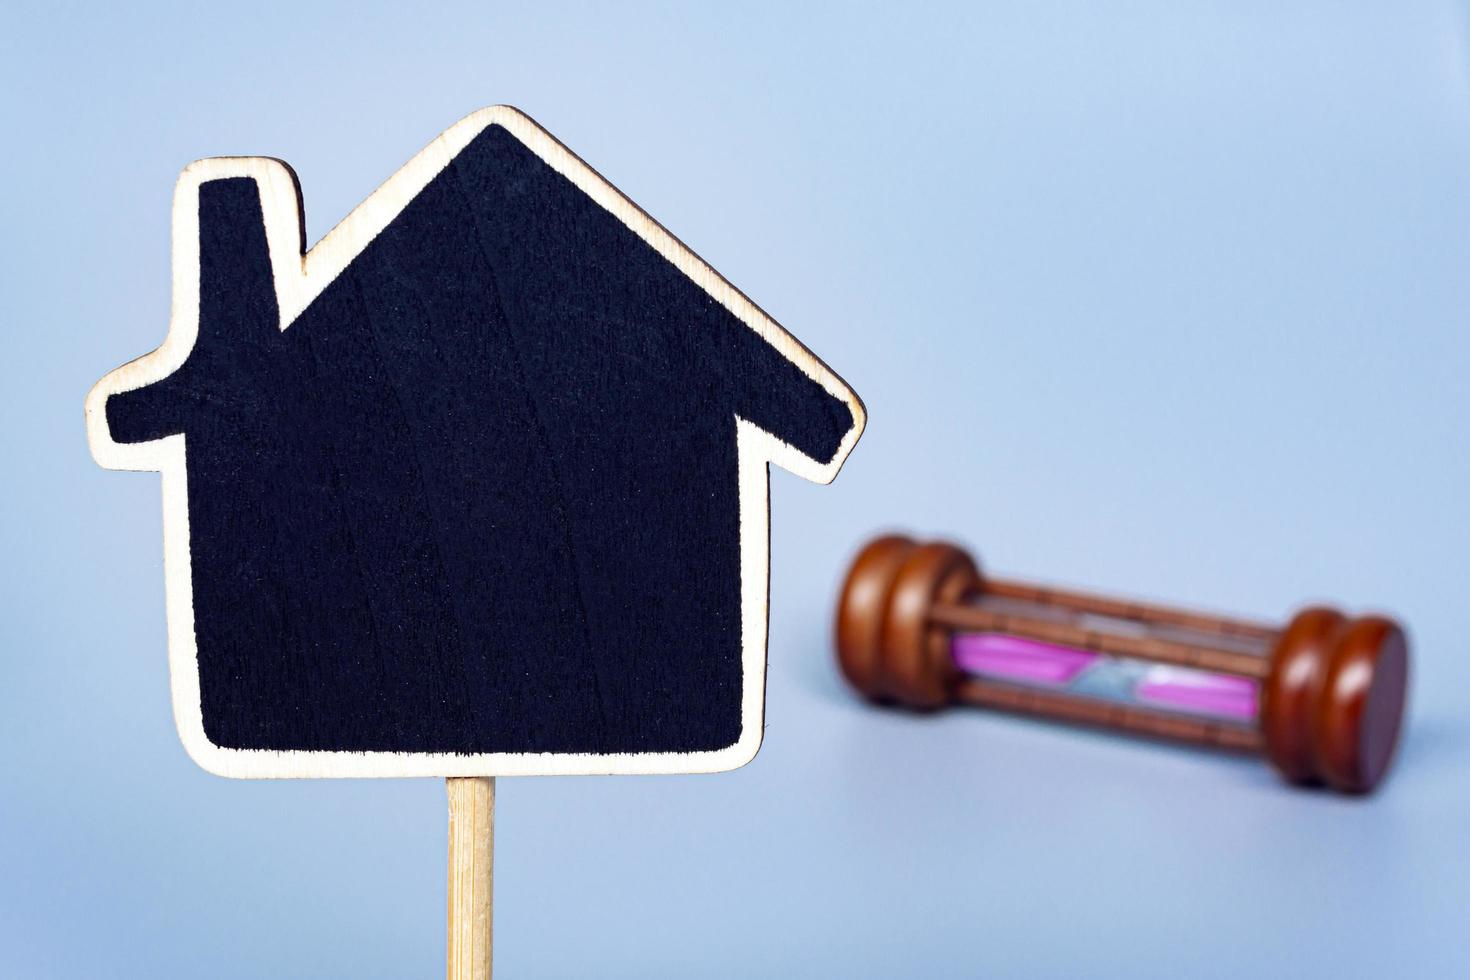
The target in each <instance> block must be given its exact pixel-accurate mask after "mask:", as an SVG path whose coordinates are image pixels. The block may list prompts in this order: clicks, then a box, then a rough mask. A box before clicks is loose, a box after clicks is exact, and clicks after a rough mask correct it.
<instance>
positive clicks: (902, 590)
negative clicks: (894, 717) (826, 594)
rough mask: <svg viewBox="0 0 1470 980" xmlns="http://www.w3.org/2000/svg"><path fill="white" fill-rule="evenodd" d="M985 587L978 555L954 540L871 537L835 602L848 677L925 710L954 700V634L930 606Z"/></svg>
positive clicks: (866, 690) (867, 690) (877, 694)
mask: <svg viewBox="0 0 1470 980" xmlns="http://www.w3.org/2000/svg"><path fill="white" fill-rule="evenodd" d="M979 590H980V572H979V570H978V569H977V568H976V566H975V562H974V561H973V559H971V558H970V556H969V555H968V554H966V553H965V552H964V551H963V550H961V549H960V548H957V547H955V546H954V545H952V544H947V543H945V542H941V541H933V542H929V543H927V544H918V543H916V542H914V541H913V540H911V539H909V538H905V537H899V536H896V535H895V536H885V537H881V538H877V539H875V540H874V541H872V542H870V543H869V544H868V545H867V547H865V548H864V549H863V550H862V552H860V553H859V554H858V556H857V558H856V559H855V560H854V561H853V563H852V568H851V569H850V570H849V572H848V575H847V580H846V581H845V582H844V583H843V586H842V594H841V596H840V598H839V599H838V603H837V630H836V632H837V659H838V663H839V664H840V665H841V667H842V672H843V674H844V675H845V676H846V677H847V680H848V682H849V683H850V684H852V686H853V687H855V688H856V689H857V690H858V691H859V692H861V693H862V694H864V695H865V696H867V697H869V698H872V699H874V700H878V701H897V702H898V703H900V704H903V705H905V706H907V707H910V708H921V709H922V708H938V707H941V706H943V705H945V704H948V703H949V702H950V701H951V700H953V695H954V686H955V684H956V682H957V681H958V680H959V679H960V672H959V670H958V668H956V667H955V665H954V660H953V658H952V657H951V656H950V649H949V640H950V637H949V633H948V631H946V630H945V629H943V628H941V627H936V626H933V625H931V624H930V622H929V619H930V611H931V610H932V609H933V607H934V605H935V604H936V603H940V602H958V601H961V600H962V599H964V598H965V597H966V596H967V595H970V594H972V593H975V592H978V591H979Z"/></svg>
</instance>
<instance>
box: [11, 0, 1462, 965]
mask: <svg viewBox="0 0 1470 980" xmlns="http://www.w3.org/2000/svg"><path fill="white" fill-rule="evenodd" d="M1103 6H1104V5H1097V4H1087V3H1076V4H1061V3H1015V4H1003V5H988V6H986V7H984V8H981V9H970V8H968V7H965V6H956V7H947V8H946V7H933V8H919V7H914V6H909V5H904V6H901V7H897V8H892V9H890V8H878V7H836V6H823V7H811V8H805V9H802V10H796V9H791V8H790V6H789V5H787V4H775V5H772V6H770V7H767V8H765V9H760V10H757V9H753V8H745V9H742V10H740V11H736V10H734V9H725V8H723V7H720V8H717V7H715V6H713V5H710V6H709V7H681V6H658V7H638V8H619V9H601V8H595V7H580V6H572V7H560V8H558V7H553V6H551V5H548V4H524V5H522V6H521V9H519V10H508V9H494V8H489V7H481V6H474V7H469V6H467V7H465V8H463V9H451V8H431V7H429V6H420V5H417V4H409V3H400V4H398V5H396V6H387V7H384V6H364V5H361V4H353V5H345V4H344V5H342V6H340V7H327V6H318V5H305V4H283V5H279V6H275V5H270V4H256V3H252V4H249V5H243V6H242V5H236V6H233V7H219V8H216V9H215V10H213V11H211V12H208V13H206V12H204V11H202V10H199V11H196V10H191V9H188V8H179V9H172V10H166V9H155V8H149V7H145V6H142V5H134V4H126V5H107V6H102V5H98V6H97V7H96V8H95V9H86V8H83V7H80V6H75V5H52V4H46V5H35V6H28V7H16V6H10V5H8V6H7V9H6V12H5V14H4V16H3V24H0V93H3V94H0V124H3V131H4V133H5V144H6V149H5V152H4V153H3V155H0V178H3V180H4V184H3V186H4V188H5V192H4V194H3V195H0V222H3V227H4V232H3V237H0V268H3V269H4V273H3V282H4V289H3V290H0V323H3V325H4V330H5V334H4V336H5V340H6V344H7V348H6V352H5V353H6V357H5V363H6V365H7V376H6V383H5V384H4V385H3V386H0V418H3V420H4V421H3V425H0V440H3V442H0V446H3V450H4V454H5V458H6V459H7V460H9V461H10V462H9V464H8V467H7V472H6V477H7V479H6V480H5V483H4V489H3V490H0V512H3V517H0V551H3V555H4V561H3V563H0V589H3V595H4V610H5V614H4V616H3V617H0V974H3V975H5V976H7V977H52V976H55V977H94V976H128V977H156V976H212V977H237V976H238V977H265V976H271V977H309V976H323V975H335V976H354V977H410V976H413V977H431V976H436V975H441V973H442V969H443V967H442V958H443V947H444V924H443V888H444V847H445V830H444V791H443V787H442V785H441V784H440V783H439V782H437V781H434V780H421V781H386V782H371V781H364V782H356V781H348V782H277V783H250V782H231V781H226V780H221V779H217V778H214V777H211V776H208V775H206V774H205V773H203V772H202V771H200V770H198V769H197V768H195V767H194V765H193V764H192V763H191V762H190V761H189V760H188V759H187V758H186V757H185V755H184V752H183V749H182V748H181V746H180V745H179V743H178V739H177V736H176V735H175V733H174V729H173V721H172V718H171V716H170V711H169V701H168V682H167V671H166V660H165V648H164V609H163V577H162V568H161V528H160V507H159V488H158V478H157V476H156V475H152V474H117V473H109V472H105V471H102V470H100V469H98V468H97V467H96V466H95V465H94V464H93V463H92V462H91V460H90V458H89V456H88V454H87V449H86V445H85V440H84V435H83V426H82V396H83V394H84V393H85V391H86V390H87V388H88V387H89V386H90V384H91V383H92V382H93V381H95V380H96V379H97V378H98V377H100V376H101V375H102V374H103V373H104V372H105V371H107V370H108V369H110V368H112V367H114V366H115V365H117V364H119V363H121V362H122V361H124V360H127V359H129V358H132V357H134V356H136V355H138V354H141V353H143V352H144V351H146V350H149V349H151V348H152V347H154V346H156V345H157V344H158V343H159V342H160V341H161V340H162V339H163V336H164V333H165V329H166V325H167V319H168V306H169V263H168V254H169V253H168V249H169V241H168V216H169V201H170V195H171V189H172V184H173V181H174V178H175V177H176V175H177V173H178V171H179V169H180V168H181V167H182V166H183V165H184V164H186V163H187V162H189V161H190V160H192V159H194V158H196V157H200V156H210V155H221V154H269V155H274V156H279V157H282V158H284V159H286V160H289V161H290V162H291V163H292V164H293V165H294V166H295V168H296V169H297V171H298V172H299V174H300V175H301V179H302V182H303V187H304V192H305V196H306V202H307V220H308V233H309V238H310V240H312V241H314V240H316V239H317V238H319V237H320V236H321V235H322V234H323V233H324V232H325V231H326V230H327V229H328V228H329V227H330V226H331V225H332V224H333V223H334V222H335V221H336V220H338V219H339V218H340V217H341V216H342V215H344V214H345V213H346V212H347V211H348V210H349V209H350V208H351V207H352V206H353V205H354V204H355V203H356V202H357V201H359V200H360V199H361V198H363V197H364V196H365V195H366V194H368V193H369V192H370V191H371V190H372V189H373V187H374V186H376V184H377V183H378V182H379V181H381V180H382V179H383V178H385V177H386V176H387V175H388V174H390V173H392V172H393V171H394V170H395V169H396V168H397V167H398V166H399V165H400V164H401V163H402V162H403V161H404V160H405V159H407V158H408V157H409V156H410V155H411V154H413V153H414V152H416V151H417V150H418V149H419V148H420V147H421V146H422V145H423V144H424V143H425V142H427V141H428V140H429V139H430V138H432V137H433V136H434V135H435V134H436V133H438V132H439V131H440V130H441V129H443V128H444V127H446V126H448V125H449V124H450V123H452V122H454V121H455V120H456V119H458V118H459V117H460V116H462V115H464V114H465V113H467V112H469V111H471V110H472V109H475V108H477V107H479V106H482V105H487V104H491V103H495V102H509V103H512V104H515V105H518V106H520V107H522V108H523V109H525V110H526V111H528V112H529V113H531V114H532V115H533V116H534V117H536V118H537V119H538V120H540V121H541V122H542V123H543V124H544V125H545V126H547V127H548V128H549V129H550V130H551V131H552V132H553V133H555V134H556V135H557V136H559V137H560V138H561V139H563V140H564V141H565V142H567V143H568V144H569V145H570V146H571V147H572V148H573V149H574V150H575V151H577V152H578V153H579V154H581V155H582V156H583V157H585V158H586V159H587V160H588V161H590V162H591V163H592V164H593V165H594V166H595V167H597V168H598V169H599V170H601V171H602V172H603V173H604V174H605V175H606V176H607V177H608V178H609V179H611V180H612V181H613V182H614V183H615V184H617V185H618V186H619V187H620V188H622V190H623V191H624V192H626V193H627V194H628V195H629V196H630V197H632V198H633V199H634V200H636V201H638V202H639V203H640V204H642V205H643V206H644V207H645V208H647V209H648V210H649V211H650V212H651V213H652V214H653V215H655V216H656V217H657V218H659V219H660V220H661V221H662V222H663V223H664V224H666V225H667V226H668V227H669V228H671V229H672V230H673V231H674V232H675V233H676V234H677V235H679V236H680V237H681V238H683V239H684V240H685V241H687V242H688V243H689V244H690V245H691V246H692V247H693V248H694V249H695V250H697V251H698V252H700V253H701V254H702V255H703V256H704V257H705V258H706V259H707V260H709V261H710V262H711V263H712V264H713V265H714V266H715V267H716V268H718V269H719V270H721V271H722V272H723V273H724V274H725V275H726V276H727V277H728V278H730V279H731V281H733V282H734V283H736V284H737V285H738V286H740V287H741V288H742V289H744V290H745V291H746V292H748V293H749V294H750V295H751V296H752V297H753V298H755V300H756V301H757V302H758V303H760V304H761V305H762V306H763V307H765V308H766V309H767V310H769V311H770V312H771V313H772V315H774V316H775V317H776V318H777V319H779V320H780V321H781V322H783V323H784V324H786V325H787V326H788V327H790V328H791V329H792V330H793V331H794V332H796V333H797V334H798V336H800V337H801V338H803V340H805V341H806V342H807V343H808V344H809V345H810V346H811V347H812V348H813V349H814V350H816V351H818V352H819V353H820V354H821V355H823V356H824V357H825V358H826V359H827V360H828V361H829V362H830V363H831V364H832V365H833V366H834V367H835V368H836V369H837V370H838V371H839V372H840V373H842V374H843V375H844V376H845V377H846V378H847V379H848V380H849V381H850V382H851V383H852V385H853V386H854V387H855V388H856V389H857V390H858V391H859V392H860V393H861V394H862V396H863V397H864V399H865V400H866V402H867V405H868V407H869V410H870V412H871V416H872V421H871V424H870V426H869V429H868V433H867V435H866V437H865V438H864V440H863V442H862V443H861V444H860V445H859V446H858V447H857V450H856V451H855V452H854V454H853V457H852V459H851V461H850V463H849V465H848V467H847V469H846V470H845V471H844V472H843V474H842V476H841V477H840V478H839V480H838V481H837V483H836V484H834V485H833V486H831V487H825V488H824V487H817V486H814V485H811V484H807V483H804V482H802V481H800V480H797V479H795V478H793V477H790V476H789V475H786V474H784V473H777V474H776V475H775V476H774V478H773V483H772V498H773V505H774V518H773V533H772V537H773V542H772V546H773V554H774V568H773V574H772V583H771V591H772V600H773V611H772V623H771V637H770V660H771V672H770V684H769V702H768V708H769V713H768V722H769V727H768V731H767V738H766V743H765V748H764V749H763V751H762V752H761V754H760V756H759V757H758V758H757V759H756V761H755V762H754V763H753V764H751V765H750V766H748V767H747V768H745V769H743V770H740V771H739V772H736V773H732V774H726V775H720V776H706V777H659V778H612V779H523V780H503V781H502V782H501V788H500V808H499V828H498V830H499V834H498V841H497V854H496V870H497V880H496V896H497V900H498V904H497V908H496V939H497V946H496V956H497V963H498V968H499V973H500V975H502V976H506V977H563V976H608V977H652V976H662V977H683V976H730V977H747V976H783V975H784V976H796V975H805V976H833V977H837V976H841V977H888V976H903V975H911V976H929V977H947V976H976V975H982V974H984V975H1012V976H1040V977H1073V976H1080V975H1090V976H1109V975H1117V976H1124V975H1127V976H1133V977H1150V976H1175V975H1189V976H1201V977H1204V976H1221V977H1237V976H1241V975H1267V976H1284V975H1304V974H1317V973H1323V974H1325V973H1328V972H1334V973H1336V974H1337V975H1341V976H1369V975H1387V974H1389V973H1399V974H1415V975H1433V974H1441V975H1442V974H1446V973H1453V972H1456V971H1458V970H1462V969H1463V967H1464V958H1463V956H1464V954H1463V941H1464V929H1465V925H1466V921H1467V916H1470V765H1467V762H1470V713H1467V708H1470V693H1467V692H1470V650H1467V649H1466V647H1467V641H1466V636H1467V627H1470V623H1467V613H1466V601H1465V592H1466V586H1467V584H1470V574H1467V573H1470V558H1467V555H1470V527H1467V521H1466V514H1465V504H1466V497H1467V494H1466V491H1467V486H1470V464H1467V459H1470V456H1467V453H1466V439H1465V421H1466V413H1467V408H1470V393H1467V385H1466V375H1467V370H1470V339H1467V331H1466V328H1465V321H1466V316H1467V311H1470V277H1467V275H1466V266H1467V263H1470V15H1467V10H1466V7H1465V6H1464V5H1463V4H1451V3H1412V4H1409V3H1382V4H1376V5H1366V4H1340V3H1320V4H1313V3H1291V4H1275V3H1218V4H1181V3H1165V2H1160V3H1156V4H1148V3H1122V4H1110V5H1106V7H1107V9H1106V10H1105V11H1104V10H1103V9H1101V8H1102V7H1103ZM890 526H901V527H908V528H912V529H915V530H918V531H920V532H924V533H934V532H944V533H952V534H956V535H959V536H961V537H962V538H963V539H964V540H966V541H968V542H969V543H971V544H972V545H974V546H975V547H976V548H977V549H978V550H979V551H980V553H981V554H982V555H983V556H984V560H985V562H986V564H987V565H988V566H989V567H991V568H993V569H997V570H1000V571H1004V572H1007V573H1011V574H1015V575H1025V576H1032V577H1037V578H1041V579H1045V580H1049V581H1053V582H1058V583H1062V584H1070V585H1080V586H1091V587H1096V588H1102V589H1106V590H1108V591H1114V592H1120V593H1128V594H1136V595H1140V596H1146V597H1152V598H1156V599H1164V600H1170V601H1176V602H1181V603H1185V604H1190V605H1194V604H1199V605H1203V606H1205V607H1214V608H1219V609H1225V610H1233V611H1238V612H1241V613H1246V614H1251V615H1255V616H1261V617H1269V618H1273V619H1274V618H1279V617H1282V616H1284V615H1285V614H1287V613H1288V612H1289V611H1290V610H1291V609H1292V608H1293V607H1295V606H1296V605H1297V604H1299V603H1300V602H1302V601H1305V600H1309V599H1318V598H1330V599H1334V600H1337V601H1339V602H1341V603H1342V604H1344V605H1346V606H1348V607H1351V608H1362V607H1368V606H1371V607H1376V608H1384V609H1388V610H1391V611H1394V612H1396V613H1398V614H1399V615H1401V616H1402V617H1403V618H1404V620H1405V621H1406V622H1407V623H1408V624H1409V625H1410V628H1411V630H1412V633H1413V638H1414V643H1415V656H1416V658H1417V659H1416V662H1415V676H1414V682H1413V702H1412V709H1411V710H1412V715H1411V721H1410V726H1409V729H1408V734H1407V739H1406V742H1405V744H1404V745H1403V747H1402V755H1401V757H1400V765H1399V767H1398V769H1397V771H1396V772H1395V774H1394V775H1393V776H1392V777H1391V778H1390V780H1389V782H1388V783H1387V784H1386V785H1385V787H1384V790H1383V792H1382V793H1380V794H1379V795H1378V796H1376V797H1374V798H1372V799H1368V800H1356V799H1344V798H1340V797H1336V796H1332V795H1328V794H1323V793H1312V792H1300V791H1295V790H1291V789H1288V788H1285V787H1283V786H1282V785H1280V784H1279V783H1278V782H1277V780H1276V779H1275V777H1274V776H1273V774H1272V772H1271V771H1270V770H1269V768H1267V767H1266V766H1264V765H1262V764H1260V763H1258V762H1255V761H1252V760H1248V759H1234V758H1220V757H1215V756H1211V755H1207V754H1206V755H1202V754H1197V753H1193V752H1190V751H1186V750H1176V749H1171V748H1168V747H1161V746H1158V745H1153V744H1147V743H1141V742H1134V741H1129V740H1126V739H1121V738H1114V737H1110V736H1107V735H1101V734H1093V733H1087V732H1079V731H1075V730H1067V729H1062V728H1055V727H1050V726H1045V725H1040V724H1034V723H1029V722H1025V721H1018V720H1015V719H1011V718H1007V717H1002V716H995V715H989V714H986V713H983V712H979V711H964V710H955V711H950V712H948V713H944V714H941V715H938V716H935V717H931V718H915V717H911V716H904V715H899V714H893V713H886V712H883V711H879V710H874V709H868V708H866V707H864V706H862V705H861V704H860V703H858V702H857V701H856V700H855V699H854V698H852V697H850V696H849V694H848V693H847V691H846V690H845V689H844V688H843V686H842V684H841V682H840V680H839V678H838V677H837V675H836V673H835V671H834V669H833V666H832V662H831V660H832V658H831V651H830V645H829V636H828V630H829V620H830V611H831V606H832V599H833V595H834V591H835V588H836V584H837V580H838V578H839V576H840V574H841V572H842V570H843V567H844V564H845V562H846V561H847V559H848V558H849V557H850V555H851V553H852V551H853V550H854V548H855V547H856V546H857V545H858V543H859V542H860V541H861V540H862V539H864V538H865V536H867V535H868V534H869V533H871V532H873V531H875V530H878V529H881V528H884V527H890Z"/></svg>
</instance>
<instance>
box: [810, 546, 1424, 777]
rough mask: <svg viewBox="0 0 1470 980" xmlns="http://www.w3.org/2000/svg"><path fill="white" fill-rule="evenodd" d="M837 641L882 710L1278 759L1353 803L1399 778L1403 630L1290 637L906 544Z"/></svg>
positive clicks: (1320, 620) (859, 591) (1324, 612)
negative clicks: (1003, 718) (1032, 578)
mask: <svg viewBox="0 0 1470 980" xmlns="http://www.w3.org/2000/svg"><path fill="white" fill-rule="evenodd" d="M836 639H837V655H838V661H839V663H840V665H841V668H842V671H843V673H844V674H845V675H846V677H847V679H848V681H849V682H850V683H851V684H852V685H853V687H855V688H856V689H857V690H858V691H859V692H861V693H863V694H864V695H866V696H868V697H869V698H871V699H873V700H875V701H879V702H887V703H897V704H900V705H903V706H906V707H909V708H914V709H933V708H938V707H941V706H943V705H946V704H950V703H954V702H963V703H967V704H975V705H980V706H983V707H989V708H1000V709H1005V710H1010V711H1016V712H1020V713H1023V714H1030V715H1034V716H1038V717H1045V718H1052V719H1056V720H1059V721H1066V722H1074V723H1082V724H1092V725H1098V726H1102V727H1106V728H1113V729H1120V730H1124V731H1129V732H1134V733H1137V734H1141V735H1147V736H1153V737H1157V738H1164V739H1170V740H1173V741H1180V742H1188V743H1193V744H1197V745H1202V746H1209V747H1214V748H1220V749H1228V750H1236V751H1243V752H1250V753H1257V754H1264V755H1265V756H1267V757H1268V758H1269V759H1270V761H1271V763H1272V764H1273V765H1274V766H1275V767H1276V768H1277V769H1278V770H1279V771H1280V772H1281V773H1282V774H1283V775H1284V776H1285V777H1286V778H1288V779H1290V780H1292V781H1293V782H1299V783H1326V784H1328V785H1330V786H1332V787H1333V788H1335V789H1338V790H1341V791H1344V792H1366V791H1368V790H1371V789H1372V788H1373V787H1374V786H1375V785H1376V784H1377V783H1378V782H1379V780H1380V779H1382V777H1383V776H1384V774H1385V773H1386V772H1387V770H1388V767H1389V765H1390V763H1391V761H1392V757H1393V750H1394V747H1395V745H1396V743H1397V741H1398V733H1399V728H1400V722H1401V719H1402V716H1403V707H1404V699H1405V692H1406V687H1407V679H1408V660H1409V654H1408V644H1407V641H1406V639H1405V636H1404V632H1403V630H1402V629H1401V628H1400V627H1399V626H1398V625H1397V624H1396V623H1394V622H1393V621H1392V620H1390V619H1387V618H1385V617H1382V616H1364V617H1360V618H1357V619H1349V618H1348V617H1346V616H1344V615H1343V614H1341V613H1339V612H1337V611H1336V610H1332V609H1326V608H1311V609H1306V610H1303V611H1302V612H1300V613H1298V614H1297V615H1296V616H1295V617H1294V618H1293V619H1292V620H1291V621H1290V622H1289V623H1288V624H1287V625H1286V626H1285V627H1282V628H1277V627H1274V626H1270V625H1266V624H1261V623H1252V622H1246V621H1243V620H1237V619H1230V618H1225V617H1219V616H1210V615H1204V614H1200V613H1193V612H1187V611H1184V610H1178V609H1170V608H1166V607H1162V606H1153V605H1145V604H1141V603H1135V602H1127V601H1120V600H1116V599H1109V598H1104V597H1102V596H1095V595H1089V594H1086V593H1081V592H1070V591H1063V590H1058V589H1048V588H1042V587H1038V586H1033V585H1029V584H1025V583H1019V582H1008V581H1003V580H999V579H991V578H986V577H984V576H982V575H981V574H980V571H979V569H978V567H977V566H976V564H975V562H974V560H973V559H972V558H971V557H970V556H969V555H968V554H966V553H965V552H964V551H963V550H962V549H960V548H958V547H956V546H955V545H952V544H948V543H945V542H930V543H927V544H919V543H916V542H914V541H912V540H910V539H908V538H904V537H898V536H887V537H881V538H877V539H875V540H873V541H871V542H870V543H869V544H868V545H867V546H866V547H865V548H864V549H863V550H862V551H861V552H860V553H859V555H858V556H857V558H856V559H855V560H854V562H853V564H852V567H851V569H850V570H849V572H848V575H847V580H846V582H845V583H844V585H843V590H842V595H841V598H840V600H839V604H838V610H837V634H836ZM1156 675H1159V676H1161V679H1158V680H1155V679H1153V678H1154V677H1155V676H1156ZM1099 677H1101V679H1102V680H1105V681H1106V680H1109V678H1110V684H1111V687H1108V686H1106V685H1099V683H1098V680H1099ZM1089 680H1091V681H1092V686H1091V687H1089V686H1088V681H1089Z"/></svg>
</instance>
